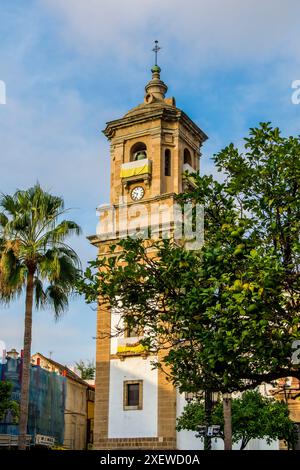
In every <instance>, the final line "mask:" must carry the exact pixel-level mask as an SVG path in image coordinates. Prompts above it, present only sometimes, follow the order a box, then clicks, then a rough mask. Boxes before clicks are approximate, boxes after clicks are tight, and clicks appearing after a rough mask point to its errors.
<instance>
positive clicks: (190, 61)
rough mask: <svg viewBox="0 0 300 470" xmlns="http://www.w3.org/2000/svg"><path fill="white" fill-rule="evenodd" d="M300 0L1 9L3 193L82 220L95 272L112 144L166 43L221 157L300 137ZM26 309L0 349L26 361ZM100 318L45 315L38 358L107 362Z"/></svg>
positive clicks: (72, 0) (12, 0)
mask: <svg viewBox="0 0 300 470" xmlns="http://www.w3.org/2000/svg"><path fill="white" fill-rule="evenodd" d="M299 14H300V4H299V2H298V0H288V1H287V2H285V4H284V6H283V3H282V0H264V1H261V0H260V1H258V0H244V1H241V0H186V1H185V2H182V1H181V0H63V1H62V0H27V1H26V2H24V0H0V58H1V62H0V80H3V81H4V82H5V84H6V88H7V103H6V104H5V105H0V158H1V167H0V168H1V170H0V191H1V192H4V193H12V192H14V191H15V190H16V189H17V188H27V187H29V186H31V185H33V184H34V183H35V182H36V181H39V182H40V183H41V184H42V185H43V187H45V188H46V189H48V190H50V191H51V192H53V193H54V194H59V195H62V196H63V197H64V199H65V202H66V206H67V207H72V208H74V209H73V211H72V218H73V219H74V220H76V221H78V222H79V223H80V224H81V226H82V229H83V236H82V237H81V238H80V239H77V240H73V246H74V248H75V249H77V250H78V252H79V254H80V256H81V258H82V260H83V262H84V263H85V262H86V260H88V259H90V258H92V257H93V256H95V251H94V248H93V247H91V246H89V244H88V242H87V241H86V239H85V236H87V235H89V234H93V233H94V232H95V227H96V223H97V219H96V213H95V208H96V206H97V205H99V204H100V203H105V202H108V197H109V147H108V143H107V142H106V139H105V137H104V135H103V134H102V133H101V130H102V129H103V128H104V127H105V123H106V121H109V120H112V119H116V118H119V117H121V116H122V115H123V114H125V112H126V111H127V110H128V109H130V108H132V107H134V106H136V105H137V104H139V103H141V102H142V100H143V95H144V86H145V84H146V83H147V81H148V80H149V79H150V75H151V74H150V68H151V66H152V64H153V53H152V52H151V49H152V47H153V41H154V40H155V39H159V41H160V44H161V46H162V47H163V49H162V50H161V52H160V55H159V64H160V66H161V68H162V74H161V76H162V79H163V80H164V81H165V82H166V83H167V85H168V87H169V91H168V95H169V96H175V98H176V101H177V106H178V107H180V108H182V109H183V110H184V111H185V112H186V113H187V114H189V116H190V117H191V118H192V119H193V120H194V121H195V122H196V123H197V124H198V125H199V126H200V127H201V128H202V129H203V130H204V131H205V132H206V133H207V134H208V136H209V141H207V143H206V144H205V146H204V148H203V157H202V163H201V171H202V173H215V170H214V168H213V165H212V162H211V161H210V156H212V155H213V153H215V152H217V151H218V150H220V149H221V148H222V147H223V146H225V145H227V144H228V143H230V142H234V143H236V144H237V145H238V146H242V138H243V137H244V136H246V135H247V132H248V128H249V127H252V126H255V125H257V124H258V122H259V121H266V120H267V121H272V123H273V124H274V125H278V126H279V127H280V128H281V129H282V130H283V132H284V133H285V134H299V127H300V105H298V106H297V105H294V104H292V101H291V96H292V91H293V90H292V88H291V83H292V82H293V81H294V80H297V79H300V50H299V49H300V46H299V44H300V40H299ZM23 315H24V306H23V299H20V300H19V301H18V302H16V303H14V304H12V305H10V307H9V308H2V307H1V308H0V340H3V341H5V342H6V345H7V348H12V347H16V348H17V349H20V348H21V345H22V334H23ZM95 328H96V315H95V311H94V310H93V309H92V308H91V307H90V306H86V305H85V304H84V302H83V301H82V300H80V299H74V300H72V301H71V303H70V308H69V311H68V312H67V313H66V314H65V315H64V316H63V317H62V318H61V320H60V321H59V322H56V323H55V322H54V320H53V315H52V313H51V312H50V311H40V312H35V313H34V327H33V347H32V350H33V352H36V351H39V352H41V353H44V354H45V355H47V354H49V351H52V357H53V358H54V359H56V360H57V361H60V362H64V363H68V364H71V363H73V362H74V361H78V360H79V359H80V358H82V359H87V358H89V359H91V358H93V357H94V353H95V341H94V340H93V336H95Z"/></svg>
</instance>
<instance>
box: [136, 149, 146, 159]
mask: <svg viewBox="0 0 300 470" xmlns="http://www.w3.org/2000/svg"><path fill="white" fill-rule="evenodd" d="M145 158H147V153H146V150H138V151H137V152H135V154H134V160H144V159H145Z"/></svg>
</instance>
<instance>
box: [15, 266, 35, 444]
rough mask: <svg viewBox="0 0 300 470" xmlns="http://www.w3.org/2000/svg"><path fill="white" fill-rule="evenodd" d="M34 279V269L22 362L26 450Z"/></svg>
mask: <svg viewBox="0 0 300 470" xmlns="http://www.w3.org/2000/svg"><path fill="white" fill-rule="evenodd" d="M33 279H34V270H32V269H31V270H30V269H29V272H28V277H27V286H26V304H25V305H26V306H25V325H24V355H23V363H22V383H21V399H20V421H19V440H18V449H19V450H26V434H27V422H28V403H29V384H30V359H31V338H32V305H33Z"/></svg>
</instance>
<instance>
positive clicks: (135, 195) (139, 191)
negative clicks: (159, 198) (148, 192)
mask: <svg viewBox="0 0 300 470" xmlns="http://www.w3.org/2000/svg"><path fill="white" fill-rule="evenodd" d="M144 194H145V190H144V188H143V187H142V186H136V187H135V188H133V190H132V191H131V193H130V196H131V199H132V200H133V201H140V200H141V199H143V197H144Z"/></svg>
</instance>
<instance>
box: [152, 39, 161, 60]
mask: <svg viewBox="0 0 300 470" xmlns="http://www.w3.org/2000/svg"><path fill="white" fill-rule="evenodd" d="M154 42H155V46H154V47H153V49H152V51H153V52H154V53H155V65H157V53H158V51H159V50H160V49H161V47H159V45H158V41H154Z"/></svg>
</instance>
